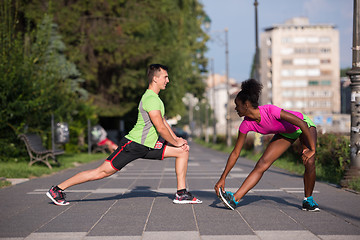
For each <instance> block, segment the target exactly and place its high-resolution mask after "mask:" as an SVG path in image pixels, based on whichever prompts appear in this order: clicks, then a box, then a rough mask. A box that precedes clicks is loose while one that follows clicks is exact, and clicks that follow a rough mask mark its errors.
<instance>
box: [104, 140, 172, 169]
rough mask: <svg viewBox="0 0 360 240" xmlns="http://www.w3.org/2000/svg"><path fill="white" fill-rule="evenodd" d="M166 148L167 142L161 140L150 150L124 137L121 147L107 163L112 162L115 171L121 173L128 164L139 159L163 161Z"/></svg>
mask: <svg viewBox="0 0 360 240" xmlns="http://www.w3.org/2000/svg"><path fill="white" fill-rule="evenodd" d="M166 146H167V143H166V142H165V141H161V140H159V141H157V143H156V144H155V148H149V147H146V146H144V145H141V144H139V143H136V142H134V141H131V140H129V139H127V138H125V137H123V138H122V139H121V141H120V143H119V147H118V148H117V149H116V150H115V151H114V152H113V153H112V154H111V155H110V156H109V157H108V158H107V159H106V161H108V162H110V163H111V166H112V167H113V168H114V169H115V170H118V171H120V170H121V169H122V168H123V167H125V166H126V165H127V164H128V163H130V162H132V161H134V160H136V159H138V158H144V159H154V160H163V159H164V153H165V148H166Z"/></svg>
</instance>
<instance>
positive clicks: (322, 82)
mask: <svg viewBox="0 0 360 240" xmlns="http://www.w3.org/2000/svg"><path fill="white" fill-rule="evenodd" d="M321 85H322V86H331V80H322V81H321Z"/></svg>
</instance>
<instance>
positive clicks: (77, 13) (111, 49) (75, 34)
mask: <svg viewBox="0 0 360 240" xmlns="http://www.w3.org/2000/svg"><path fill="white" fill-rule="evenodd" d="M39 10H40V11H39ZM46 11H50V12H51V13H52V14H53V15H54V20H55V22H56V23H57V24H58V25H59V31H60V33H61V35H62V36H63V40H64V42H65V44H66V45H67V46H68V49H67V50H66V51H65V53H66V55H67V56H68V58H69V59H70V61H72V62H74V63H75V64H76V65H77V66H78V67H79V70H80V72H82V73H83V76H84V79H85V83H84V84H83V86H84V87H85V88H86V89H87V90H88V91H89V92H90V94H91V96H92V97H93V98H94V103H95V104H96V105H97V106H99V110H100V114H101V115H102V116H114V115H115V116H123V115H124V114H126V113H127V112H130V111H131V110H132V109H134V108H137V103H138V101H139V98H140V97H141V95H142V93H143V92H144V90H145V88H146V87H147V80H146V78H145V69H146V67H147V65H149V64H150V63H156V62H157V63H162V64H165V65H168V66H169V74H170V77H171V78H170V84H169V85H168V90H167V91H165V92H163V93H162V98H163V99H164V103H165V104H166V108H167V115H168V116H174V115H176V114H178V113H181V112H183V111H184V109H185V108H184V105H183V103H182V101H181V98H182V97H183V96H184V94H185V92H191V93H194V94H195V95H196V96H201V95H202V93H203V91H204V84H203V79H202V76H201V71H202V69H205V66H206V64H207V62H206V59H205V58H201V57H200V58H198V55H199V54H200V56H203V54H204V52H205V51H206V46H205V42H206V41H207V35H206V34H205V33H204V32H203V31H202V29H201V24H202V19H203V18H204V16H205V14H204V12H203V9H202V5H201V4H199V2H198V1H197V0H175V1H166V0H131V1H130V0H122V1H119V0H107V1H101V2H99V1H79V0H73V1H54V2H51V4H49V3H48V1H45V0H33V1H31V2H29V1H23V8H22V12H23V16H24V19H26V21H28V23H27V25H30V26H33V25H38V24H39V22H40V19H41V16H42V13H44V12H46ZM26 21H25V20H24V21H22V22H23V23H24V25H26Z"/></svg>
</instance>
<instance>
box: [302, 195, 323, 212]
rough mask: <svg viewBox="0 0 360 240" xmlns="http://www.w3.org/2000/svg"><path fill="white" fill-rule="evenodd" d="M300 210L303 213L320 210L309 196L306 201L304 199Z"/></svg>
mask: <svg viewBox="0 0 360 240" xmlns="http://www.w3.org/2000/svg"><path fill="white" fill-rule="evenodd" d="M302 210H304V211H310V212H319V211H320V208H319V206H318V204H317V203H316V202H315V201H314V199H313V197H312V196H310V197H308V198H306V199H304V201H303V203H302Z"/></svg>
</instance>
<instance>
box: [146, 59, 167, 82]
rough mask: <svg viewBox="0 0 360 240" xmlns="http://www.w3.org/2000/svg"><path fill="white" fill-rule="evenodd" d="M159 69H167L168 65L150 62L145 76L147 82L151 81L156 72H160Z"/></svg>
mask: <svg viewBox="0 0 360 240" xmlns="http://www.w3.org/2000/svg"><path fill="white" fill-rule="evenodd" d="M161 69H163V70H165V71H168V67H167V66H165V65H161V64H151V65H150V66H149V67H148V69H147V78H148V81H149V84H150V83H151V82H152V79H153V77H154V76H155V74H156V73H158V72H160V71H161Z"/></svg>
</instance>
